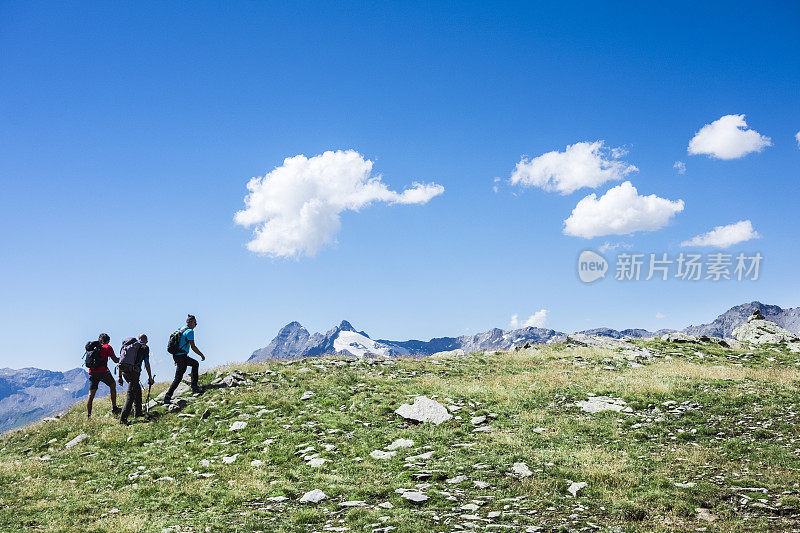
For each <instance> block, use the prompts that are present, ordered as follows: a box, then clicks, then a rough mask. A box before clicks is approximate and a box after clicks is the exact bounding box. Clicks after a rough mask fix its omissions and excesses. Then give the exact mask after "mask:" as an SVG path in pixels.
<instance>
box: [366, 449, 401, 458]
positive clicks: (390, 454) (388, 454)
mask: <svg viewBox="0 0 800 533" xmlns="http://www.w3.org/2000/svg"><path fill="white" fill-rule="evenodd" d="M395 455H397V452H385V451H383V450H374V451H372V452H370V454H369V456H370V457H372V458H373V459H391V458H392V457H394V456H395Z"/></svg>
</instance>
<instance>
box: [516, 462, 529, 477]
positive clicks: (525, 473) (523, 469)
mask: <svg viewBox="0 0 800 533" xmlns="http://www.w3.org/2000/svg"><path fill="white" fill-rule="evenodd" d="M511 473H512V474H514V475H515V476H517V477H519V478H526V477H530V476H532V475H533V472H531V469H530V468H528V465H526V464H525V463H514V466H512V467H511Z"/></svg>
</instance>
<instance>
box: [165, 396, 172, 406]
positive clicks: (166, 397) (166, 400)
mask: <svg viewBox="0 0 800 533" xmlns="http://www.w3.org/2000/svg"><path fill="white" fill-rule="evenodd" d="M171 403H172V398H170V397H169V396H164V405H169V404H171Z"/></svg>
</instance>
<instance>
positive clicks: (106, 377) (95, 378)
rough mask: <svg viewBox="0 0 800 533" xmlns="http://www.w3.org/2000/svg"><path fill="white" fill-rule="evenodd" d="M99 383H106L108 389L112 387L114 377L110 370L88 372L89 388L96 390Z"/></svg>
mask: <svg viewBox="0 0 800 533" xmlns="http://www.w3.org/2000/svg"><path fill="white" fill-rule="evenodd" d="M100 383H105V384H106V385H108V388H109V389H113V388H114V378H113V376H111V372H92V373H91V374H89V390H97V386H98V385H99V384H100Z"/></svg>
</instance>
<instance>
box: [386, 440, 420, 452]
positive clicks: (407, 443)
mask: <svg viewBox="0 0 800 533" xmlns="http://www.w3.org/2000/svg"><path fill="white" fill-rule="evenodd" d="M413 445H414V441H413V440H411V439H396V440H395V441H394V442H392V443H391V444H390V445H388V446H387V447H386V449H387V450H396V449H398V448H410V447H412V446H413Z"/></svg>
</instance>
